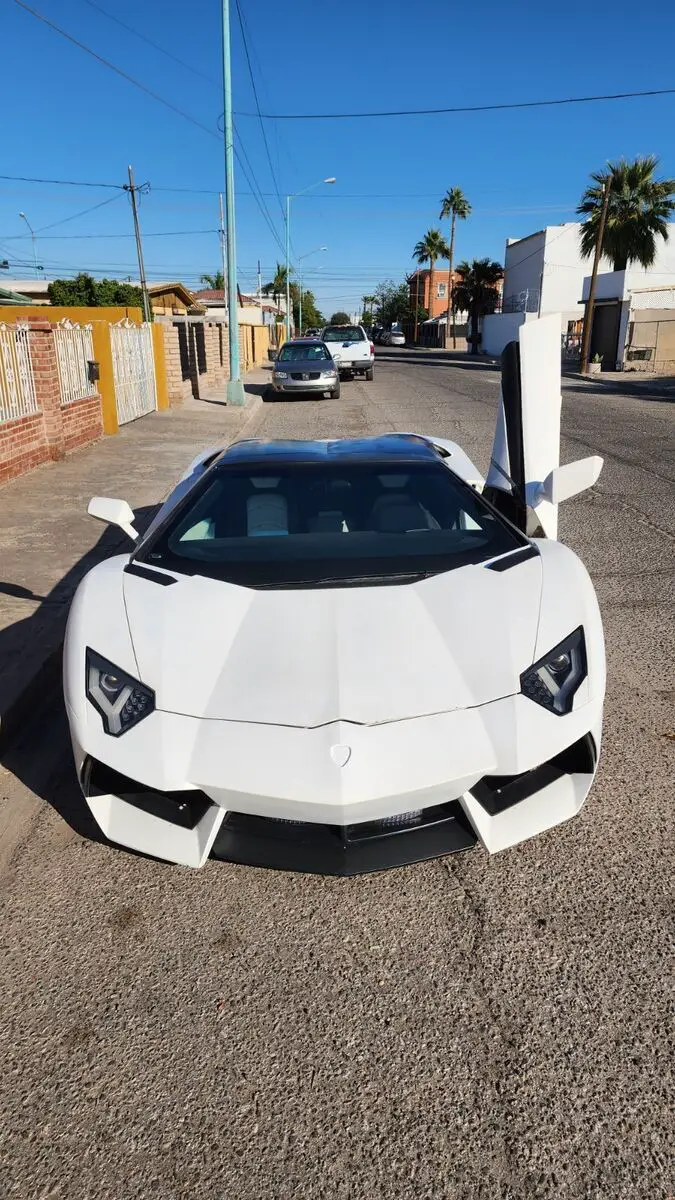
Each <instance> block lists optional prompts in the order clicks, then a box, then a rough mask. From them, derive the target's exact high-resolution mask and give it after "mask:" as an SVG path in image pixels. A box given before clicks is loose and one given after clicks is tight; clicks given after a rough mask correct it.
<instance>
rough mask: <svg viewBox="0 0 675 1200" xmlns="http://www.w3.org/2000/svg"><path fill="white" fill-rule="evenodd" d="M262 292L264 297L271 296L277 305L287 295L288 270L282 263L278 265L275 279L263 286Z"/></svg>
mask: <svg viewBox="0 0 675 1200" xmlns="http://www.w3.org/2000/svg"><path fill="white" fill-rule="evenodd" d="M262 292H263V295H264V296H271V297H272V299H273V300H274V303H275V304H277V305H278V303H279V300H280V298H281V297H282V296H285V295H286V268H285V266H284V265H283V264H282V263H280V262H278V263H277V266H276V270H275V272H274V279H271V280H270V282H269V283H266V284H264V285H263V288H262Z"/></svg>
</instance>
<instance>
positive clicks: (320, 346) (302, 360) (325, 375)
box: [265, 338, 340, 400]
mask: <svg viewBox="0 0 675 1200" xmlns="http://www.w3.org/2000/svg"><path fill="white" fill-rule="evenodd" d="M325 392H328V393H329V395H330V397H331V399H332V400H337V399H339V396H340V376H339V373H338V368H337V363H336V362H335V361H334V359H333V357H332V355H331V352H330V350H329V348H328V346H327V345H326V344H325V342H322V341H321V339H320V338H296V339H295V340H294V341H292V342H285V343H284V345H283V346H282V347H281V350H280V351H279V353H278V354H277V357H276V362H275V364H274V366H273V368H272V386H271V387H270V388H268V390H267V394H266V396H265V399H266V400H273V399H274V397H275V395H277V394H281V393H287V394H288V393H292V394H294V395H301V394H303V393H305V394H308V395H312V396H314V397H315V398H316V399H321V398H322V397H323V395H324V393H325Z"/></svg>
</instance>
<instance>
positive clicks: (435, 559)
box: [139, 461, 526, 587]
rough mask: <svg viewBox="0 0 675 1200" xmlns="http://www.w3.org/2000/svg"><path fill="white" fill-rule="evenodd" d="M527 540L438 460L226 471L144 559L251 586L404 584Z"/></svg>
mask: <svg viewBox="0 0 675 1200" xmlns="http://www.w3.org/2000/svg"><path fill="white" fill-rule="evenodd" d="M524 544H526V543H525V542H524V540H523V539H521V538H520V537H519V535H518V534H517V533H516V532H515V531H514V530H513V529H511V527H510V526H508V525H507V524H505V523H504V522H503V521H502V519H501V518H500V517H499V516H498V515H497V514H496V513H495V512H493V510H492V509H491V508H490V507H489V506H488V505H487V504H486V502H485V501H484V500H482V498H481V497H480V496H479V495H478V494H477V493H476V492H474V491H473V489H472V488H470V487H469V486H468V485H466V484H464V483H462V481H461V480H458V479H456V477H455V476H453V475H452V474H451V472H450V471H448V470H447V468H446V467H444V466H443V464H442V463H438V464H436V463H428V464H426V463H413V464H409V463H400V462H395V463H392V464H391V465H390V464H389V463H382V462H358V463H354V462H352V463H335V462H329V463H313V462H312V463H289V462H288V461H280V462H278V463H277V464H273V463H268V464H265V465H262V464H261V465H260V466H258V465H251V464H246V465H245V464H241V465H237V466H234V465H233V466H230V467H228V466H227V465H224V466H222V467H221V468H220V469H219V470H218V472H217V473H216V474H215V475H212V476H211V477H209V476H207V477H206V478H205V479H204V481H203V483H202V485H201V486H198V488H197V489H196V490H195V491H194V492H192V493H191V495H190V496H189V498H188V500H187V501H186V506H184V507H183V510H182V511H179V512H178V514H174V515H173V516H172V517H171V518H169V522H168V523H167V525H166V526H165V527H164V528H163V529H160V530H159V531H158V532H157V534H156V535H155V536H154V538H153V539H151V541H150V542H149V543H148V544H147V546H144V547H143V548H142V552H141V554H140V555H139V557H140V558H141V559H143V560H144V561H147V562H157V563H161V564H162V565H163V566H165V567H168V568H170V569H172V570H175V571H179V572H185V573H188V574H199V575H206V576H210V577H212V578H217V579H227V580H229V581H230V582H232V583H238V584H242V585H245V586H252V587H292V586H307V587H309V586H321V585H322V584H324V585H326V586H330V585H335V584H338V583H340V582H342V583H344V584H345V585H349V584H354V585H355V584H358V583H377V582H378V581H379V582H388V581H390V580H392V579H393V580H394V581H398V580H400V581H401V582H405V580H406V578H414V577H416V578H419V577H420V576H421V575H425V574H437V573H439V572H441V571H448V570H451V569H452V568H454V567H459V566H464V565H466V564H467V563H475V562H483V561H484V560H485V559H488V558H492V557H493V556H495V555H498V554H503V553H505V552H506V551H507V550H513V549H516V548H517V547H518V546H521V545H524Z"/></svg>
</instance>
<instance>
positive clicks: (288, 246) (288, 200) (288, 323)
mask: <svg viewBox="0 0 675 1200" xmlns="http://www.w3.org/2000/svg"><path fill="white" fill-rule="evenodd" d="M336 182H337V181H336V179H335V176H334V175H329V176H328V178H327V179H318V180H317V182H316V183H310V185H309V187H306V188H303V189H302V191H301V192H293V193H291V195H290V196H287V197H286V340H287V341H289V340H290V336H291V200H297V198H298V196H305V195H306V194H307V192H313V191H314V188H318V187H321V184H322V183H336Z"/></svg>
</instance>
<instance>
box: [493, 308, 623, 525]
mask: <svg viewBox="0 0 675 1200" xmlns="http://www.w3.org/2000/svg"><path fill="white" fill-rule="evenodd" d="M561 408H562V394H561V387H560V317H559V315H558V314H556V313H554V314H552V315H551V316H548V317H540V318H539V320H537V321H527V322H526V323H525V324H524V325H521V327H520V329H519V331H518V341H517V342H516V341H514V342H509V344H508V346H506V347H505V349H504V352H503V354H502V387H501V397H500V403H499V410H498V413H497V426H496V429H495V437H494V442H493V446H492V455H491V458H490V468H489V470H488V475H487V480H486V484H485V489H484V493H485V495H486V496H487V497H488V499H490V500H492V502H493V503H494V504H495V506H496V507H497V508H498V509H499V510H500V511H501V512H503V513H504V515H505V516H508V517H509V519H510V520H511V521H513V522H514V524H516V525H517V526H518V528H519V529H522V531H523V533H526V534H527V535H528V536H529V537H549V538H556V537H557V535H558V504H559V503H560V501H561V500H563V499H567V498H568V497H569V496H572V495H575V494H576V493H577V492H580V491H583V490H584V489H585V488H588V487H592V486H593V484H594V483H595V482H596V480H597V478H598V476H599V474H600V471H601V469H602V459H601V458H597V457H595V456H594V457H592V458H590V459H582V460H580V461H579V462H578V463H569V464H567V466H565V467H560V413H561ZM572 468H574V470H572Z"/></svg>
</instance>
